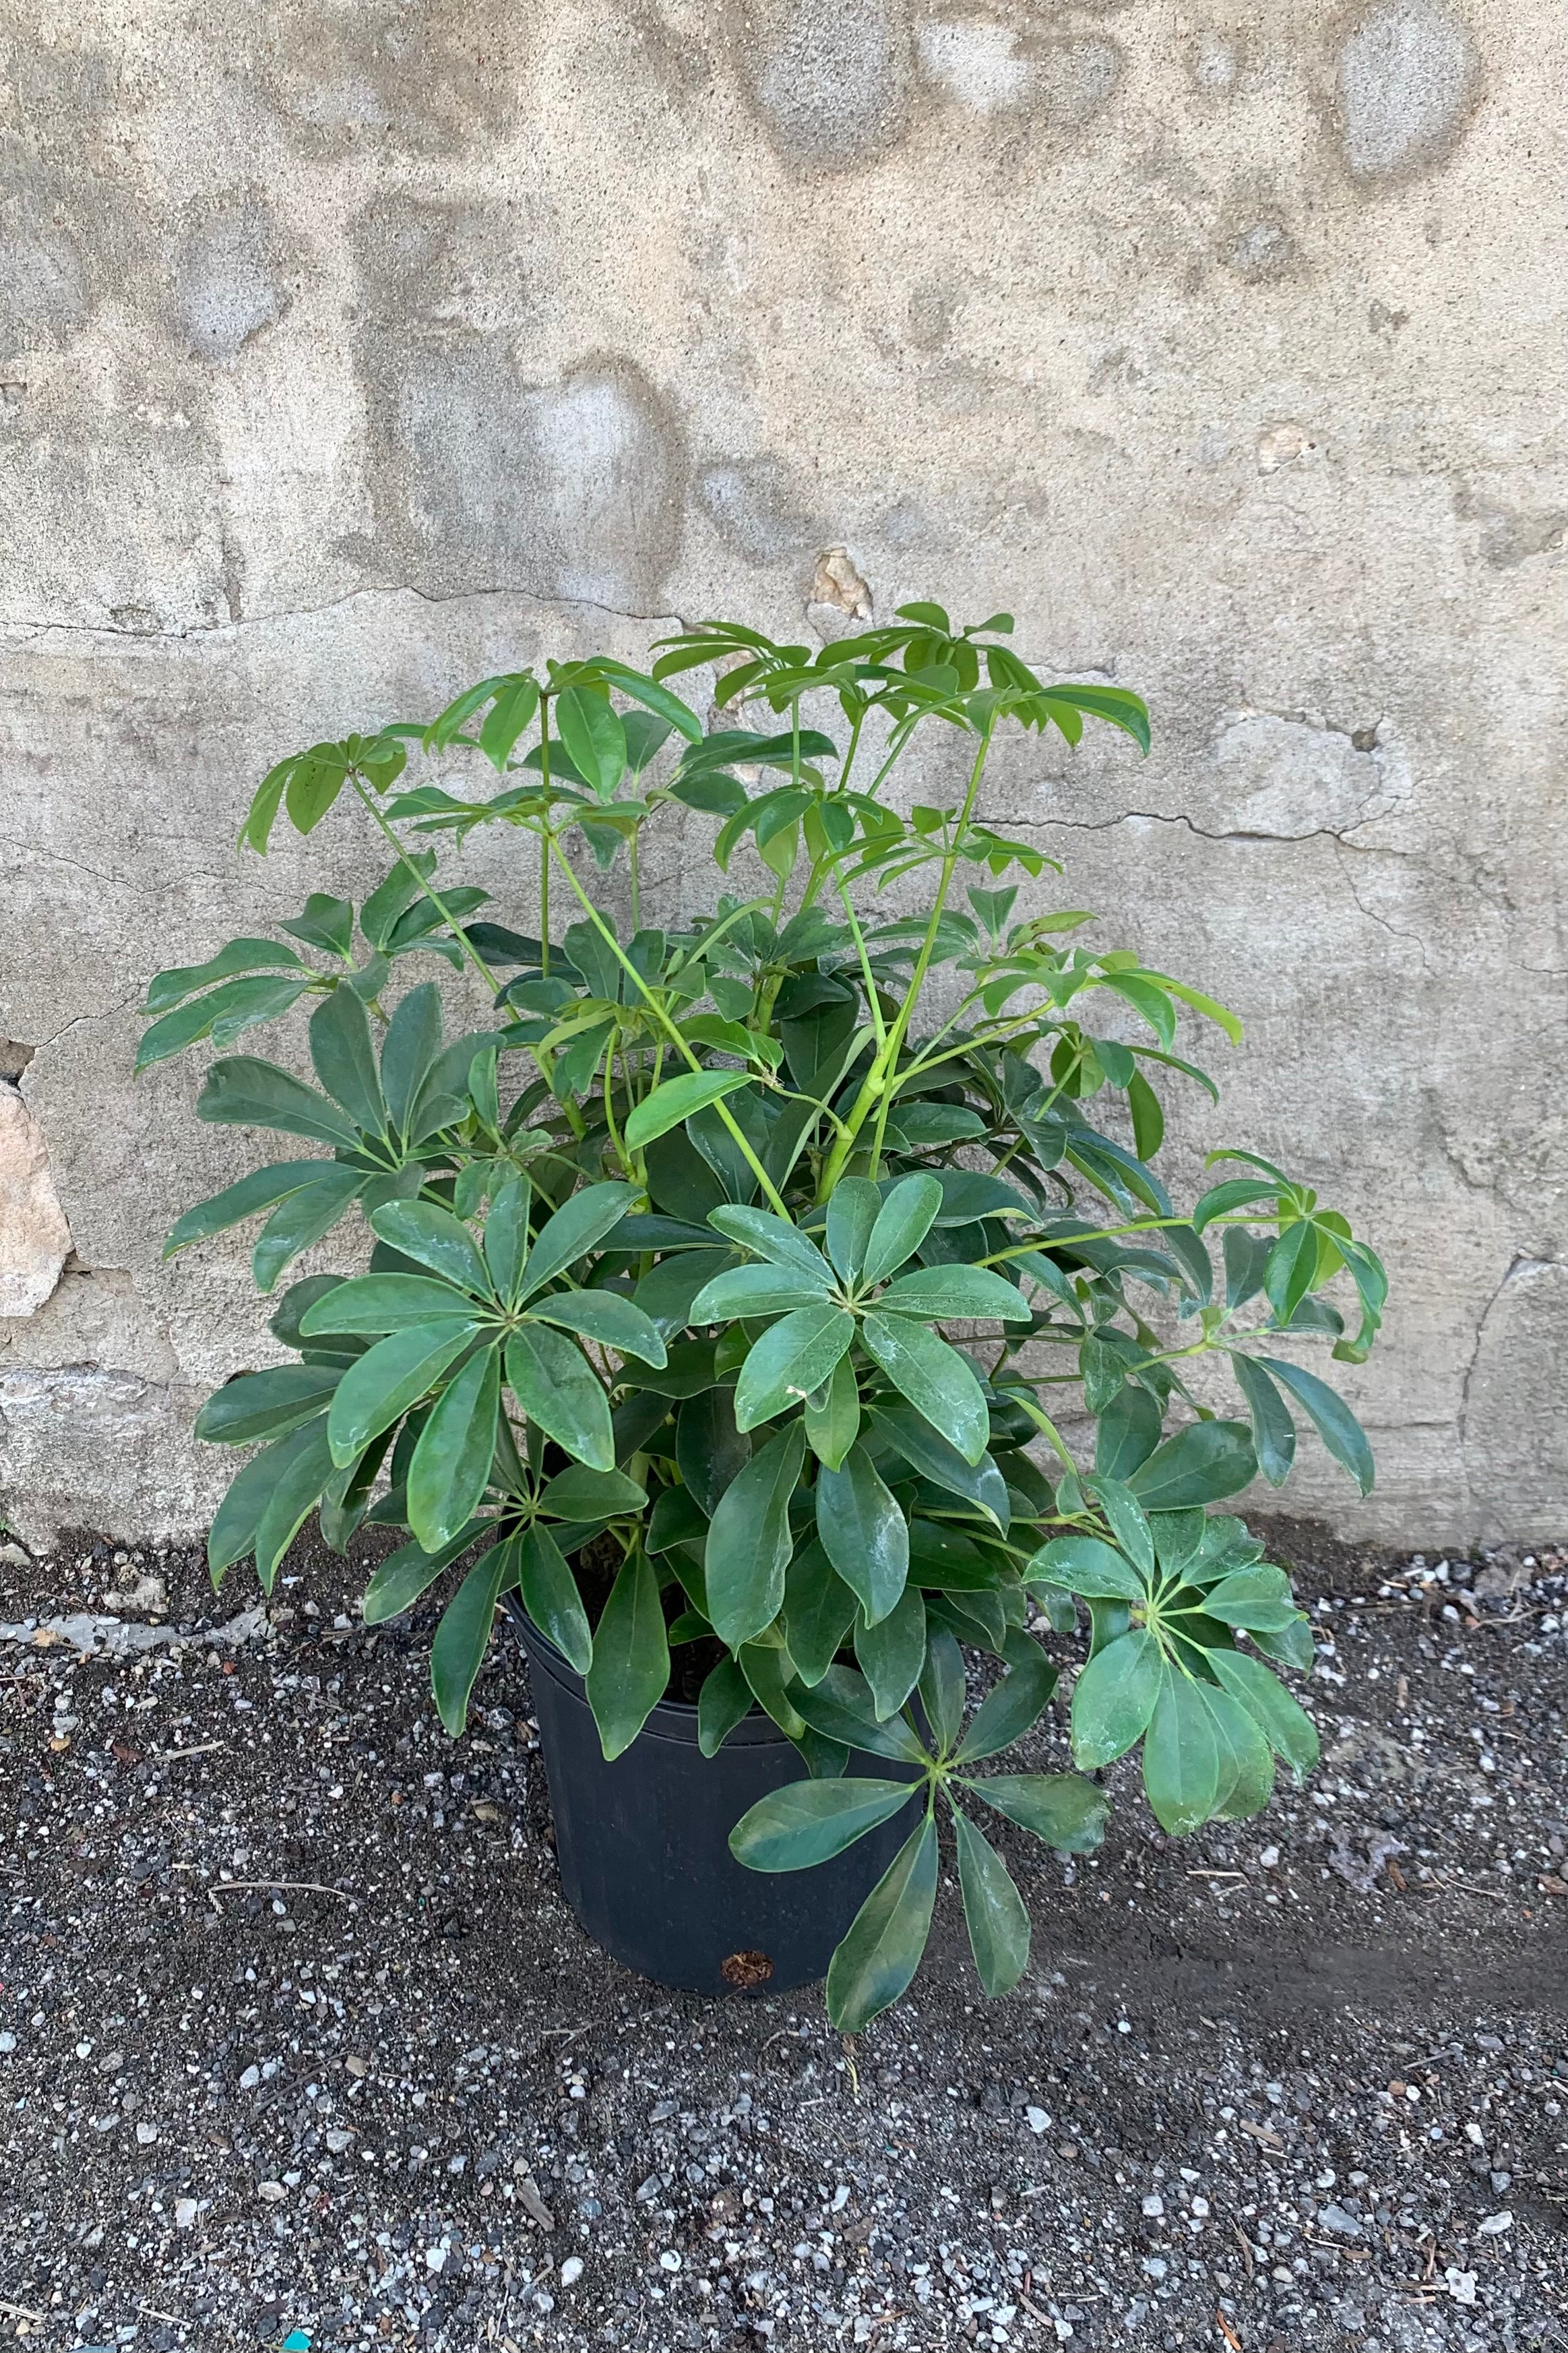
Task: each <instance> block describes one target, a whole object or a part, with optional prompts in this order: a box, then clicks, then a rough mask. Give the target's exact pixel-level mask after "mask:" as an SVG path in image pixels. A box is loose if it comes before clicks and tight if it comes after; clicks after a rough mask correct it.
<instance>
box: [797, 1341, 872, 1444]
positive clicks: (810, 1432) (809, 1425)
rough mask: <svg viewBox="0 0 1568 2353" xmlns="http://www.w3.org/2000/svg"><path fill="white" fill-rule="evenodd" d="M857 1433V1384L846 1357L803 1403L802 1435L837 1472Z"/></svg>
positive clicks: (839, 1361) (858, 1391) (842, 1357)
mask: <svg viewBox="0 0 1568 2353" xmlns="http://www.w3.org/2000/svg"><path fill="white" fill-rule="evenodd" d="M859 1434H860V1385H859V1383H858V1380H857V1379H856V1377H855V1367H854V1366H853V1364H852V1363H851V1362H850V1359H849V1357H848V1356H841V1357H840V1358H839V1360H838V1362H837V1365H835V1366H834V1368H833V1371H832V1373H831V1374H830V1375H829V1377H828V1379H827V1381H826V1386H825V1387H824V1388H820V1389H816V1390H814V1391H813V1393H812V1395H811V1396H810V1397H808V1398H806V1401H805V1435H806V1441H807V1443H808V1444H809V1446H810V1448H811V1451H812V1452H813V1453H814V1454H815V1455H816V1459H817V1461H819V1462H821V1463H822V1464H823V1465H824V1466H825V1468H826V1469H827V1470H829V1471H839V1470H842V1468H843V1466H844V1461H845V1458H846V1457H847V1454H848V1452H849V1450H850V1448H851V1447H852V1446H853V1445H854V1443H855V1441H856V1440H857V1438H858V1436H859Z"/></svg>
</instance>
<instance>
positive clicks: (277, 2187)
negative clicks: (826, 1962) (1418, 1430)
mask: <svg viewBox="0 0 1568 2353" xmlns="http://www.w3.org/2000/svg"><path fill="white" fill-rule="evenodd" d="M1295 1565H1296V1567H1298V1570H1299V1572H1300V1577H1301V1583H1300V1589H1301V1590H1302V1591H1303V1592H1304V1593H1305V1594H1307V1595H1309V1596H1310V1595H1314V1594H1317V1595H1321V1597H1322V1598H1321V1599H1320V1600H1318V1601H1317V1602H1316V1603H1315V1605H1314V1615H1315V1618H1316V1621H1317V1625H1318V1628H1319V1640H1320V1651H1321V1659H1320V1667H1319V1672H1317V1674H1316V1675H1315V1676H1314V1678H1313V1681H1312V1683H1311V1686H1310V1694H1309V1698H1310V1705H1311V1706H1312V1707H1313V1708H1314V1709H1315V1711H1316V1714H1317V1717H1318V1720H1319V1723H1320V1726H1321V1732H1322V1735H1323V1744H1324V1749H1325V1753H1326V1763H1325V1767H1324V1769H1323V1771H1322V1772H1321V1775H1320V1777H1319V1778H1318V1779H1317V1780H1316V1782H1315V1783H1314V1785H1313V1786H1312V1787H1311V1788H1310V1790H1308V1791H1306V1792H1302V1793H1294V1794H1288V1795H1286V1796H1283V1797H1282V1798H1280V1799H1278V1800H1277V1801H1276V1803H1275V1804H1274V1805H1273V1806H1272V1807H1271V1808H1270V1810H1269V1811H1268V1813H1267V1814H1266V1815H1265V1816H1263V1817H1262V1818H1261V1819H1260V1820H1258V1821H1255V1822H1248V1823H1246V1824H1242V1825H1239V1826H1236V1827H1232V1828H1229V1829H1226V1828H1223V1827H1220V1828H1216V1829H1215V1831H1213V1832H1211V1833H1206V1834H1205V1835H1203V1836H1200V1837H1199V1838H1196V1839H1194V1840H1191V1841H1185V1842H1184V1843H1182V1844H1180V1845H1176V1844H1173V1843H1172V1842H1170V1841H1166V1840H1164V1839H1163V1837H1162V1836H1161V1835H1160V1834H1159V1833H1158V1831H1156V1830H1155V1829H1154V1828H1153V1826H1152V1822H1151V1821H1150V1819H1149V1817H1148V1815H1147V1812H1146V1810H1144V1809H1143V1808H1142V1805H1141V1804H1139V1803H1137V1802H1135V1801H1134V1799H1133V1797H1132V1793H1131V1790H1128V1789H1125V1788H1122V1789H1121V1790H1120V1791H1119V1794H1120V1795H1121V1797H1122V1799H1124V1802H1123V1803H1122V1804H1121V1806H1119V1808H1118V1810H1117V1811H1116V1813H1115V1815H1114V1817H1113V1820H1112V1826H1111V1832H1110V1839H1109V1841H1108V1842H1107V1845H1106V1848H1105V1850H1104V1852H1103V1853H1102V1855H1101V1856H1100V1857H1098V1858H1095V1859H1093V1860H1092V1861H1089V1862H1079V1863H1078V1864H1077V1865H1076V1866H1075V1865H1073V1864H1072V1863H1070V1862H1067V1861H1065V1860H1064V1859H1060V1858H1058V1857H1056V1856H1053V1855H1051V1854H1049V1853H1047V1852H1045V1851H1044V1850H1041V1849H1039V1848H1037V1847H1036V1846H1035V1845H1034V1844H1033V1842H1032V1841H1026V1840H1024V1839H1023V1838H1021V1837H1013V1838H1011V1839H1008V1841H1007V1842H1008V1846H1009V1853H1010V1858H1011V1860H1012V1862H1013V1863H1014V1866H1015V1868H1016V1871H1017V1873H1018V1875H1019V1878H1020V1880H1021V1882H1022V1883H1023V1884H1024V1886H1025V1888H1026V1894H1027V1895H1028V1898H1029V1901H1030V1906H1031V1910H1032V1913H1033V1915H1034V1920H1035V1924H1036V1936H1035V1945H1036V1952H1035V1960H1034V1963H1033V1965H1032V1967H1031V1968H1030V1970H1029V1972H1028V1974H1027V1975H1026V1978H1025V1980H1024V1982H1023V1984H1022V1985H1021V1986H1020V1988H1019V1989H1018V1991H1017V1992H1016V1994H1015V1995H1013V1996H1012V1997H1011V1998H1010V1999H1008V2000H1006V2001H1005V2002H1002V2003H1000V2004H997V2005H995V2006H994V2007H993V2006H988V2005H986V2004H985V2003H984V2001H983V2000H981V1999H980V1997H979V1996H978V1994H977V1993H976V1991H975V1989H974V1985H973V1977H972V1975H971V1974H970V1973H969V1968H968V1962H967V1957H966V1955H965V1953H964V1951H963V1929H962V1925H961V1921H960V1918H959V1915H958V1912H957V1906H956V1902H955V1900H954V1899H953V1898H952V1894H951V1891H946V1892H944V1894H943V1898H942V1906H941V1908H940V1910H939V1917H938V1926H937V1931H936V1935H935V1936H934V1938H933V1944H932V1949H931V1956H930V1957H929V1958H928V1961H927V1964H926V1967H925V1968H924V1969H923V1971H922V1973H921V1977H920V1978H919V1979H918V1980H917V1982H916V1986H915V1989H914V1990H913V1993H912V1994H911V1996H910V1998H909V1999H908V2000H906V2001H905V2002H904V2003H903V2004H902V2005H901V2006H900V2008H899V2009H898V2010H895V2011H894V2012H892V2013H891V2014H890V2015H889V2016H888V2017H886V2018H884V2019H882V2020H879V2021H878V2022H877V2024H876V2025H875V2026H873V2027H872V2028H871V2029H870V2030H869V2031H868V2032H867V2033H866V2034H865V2035H864V2036H862V2037H861V2038H860V2039H859V2040H858V2042H856V2043H854V2044H853V2045H846V2044H845V2043H844V2042H842V2041H841V2040H840V2038H838V2037H837V2036H836V2035H834V2034H833V2033H831V2032H830V2031H829V2030H828V2028H827V2026H826V2020H825V2018H824V2015H823V2012H822V2009H821V2004H820V2000H819V1999H818V1998H817V1996H816V1994H815V1993H796V1994H794V1995H791V1996H787V1997H783V1998H777V1999H773V2000H769V1999H766V1998H760V1999H757V1998H753V1999H751V2000H742V1999H736V2000H732V2001H731V2002H728V2003H725V2004H714V2003H711V2002H708V2001H703V2000H697V1999H695V1998H689V1997H687V1996H683V1995H672V1994H669V1993H667V1992H665V1991H662V1990H661V1989H659V1988H658V1987H656V1986H653V1985H650V1984H648V1983H646V1982H644V1981H642V1980H640V1979H637V1978H632V1977H630V1976H628V1975H627V1974H626V1972H625V1971H623V1970H621V1969H619V1968H616V1965H615V1964H614V1963H612V1962H610V1961H608V1960H607V1959H606V1958H605V1957H604V1956H603V1955H601V1954H600V1953H599V1952H598V1951H596V1950H595V1948H594V1947H592V1946H591V1945H589V1944H588V1943H587V1942H586V1940H585V1939H584V1936H582V1935H581V1933H580V1932H579V1930H578V1929H577V1927H576V1925H575V1923H574V1920H573V1919H572V1917H571V1915H570V1914H569V1913H568V1912H567V1911H566V1909H565V1907H564V1905H563V1903H562V1901H561V1899H560V1896H559V1894H558V1893H557V1888H556V1882H555V1875H554V1867H553V1860H552V1853H551V1849H550V1842H549V1815H548V1802H547V1797H546V1792H545V1788H544V1779H543V1774H542V1770H541V1767H540V1763H539V1758H538V1753H537V1749H536V1748H535V1746H534V1742H533V1735H532V1732H531V1725H530V1722H529V1701H528V1693H527V1683H526V1677H525V1672H524V1669H523V1666H522V1662H521V1657H520V1655H519V1652H518V1650H517V1647H516V1645H515V1643H514V1642H513V1641H511V1640H510V1638H507V1639H504V1640H501V1641H498V1644H497V1646H496V1648H495V1651H494V1652H493V1654H492V1657H491V1659H490V1661H489V1664H488V1665H487V1668H486V1671H485V1672H484V1674H483V1676H482V1678H481V1681H480V1683H479V1692H478V1713H477V1715H476V1718H475V1729H474V1731H473V1732H472V1733H471V1734H470V1736H469V1737H468V1740H467V1741H466V1742H464V1743H462V1744H461V1745H455V1744H453V1743H452V1742H450V1741H448V1740H447V1738H446V1736H444V1735H443V1734H442V1732H441V1731H440V1728H439V1726H438V1725H437V1722H436V1719H435V1717H434V1715H433V1713H432V1711H431V1708H430V1705H429V1703H428V1692H427V1683H426V1630H425V1629H424V1628H422V1627H420V1626H418V1625H416V1626H414V1627H411V1628H405V1627H398V1628H395V1629H384V1630H380V1631H378V1632H374V1633H368V1632H366V1630H364V1629H363V1627H362V1626H361V1625H360V1624H359V1622H358V1621H357V1620H356V1619H355V1618H354V1617H353V1614H352V1613H353V1605H352V1600H351V1598H350V1597H351V1596H352V1595H353V1593H354V1592H357V1591H358V1590H359V1589H360V1588H361V1586H362V1585H363V1564H362V1565H361V1566H360V1567H359V1568H358V1569H357V1570H347V1571H345V1568H344V1565H343V1564H342V1562H339V1561H335V1560H333V1559H332V1558H331V1556H325V1555H321V1554H319V1553H310V1552H309V1551H308V1550H306V1549H304V1548H300V1550H299V1551H297V1553H296V1555H295V1556H293V1558H292V1559H291V1560H290V1563H289V1568H288V1572H287V1574H286V1575H285V1577H284V1578H283V1579H282V1581H281V1582H280V1585H279V1592H278V1595H277V1597H276V1600H275V1603H274V1606H273V1607H272V1608H271V1609H270V1610H269V1611H268V1612H265V1613H263V1612H260V1611H258V1610H256V1609H253V1608H252V1607H251V1606H250V1604H251V1596H250V1595H249V1594H247V1593H246V1592H244V1591H242V1590H241V1589H240V1587H239V1585H238V1583H237V1582H236V1584H235V1585H234V1586H233V1587H231V1588H230V1589H229V1590H228V1591H227V1592H226V1595H225V1597H224V1599H223V1600H222V1602H221V1603H219V1604H218V1605H217V1606H216V1607H215V1605H214V1600H213V1597H212V1594H211V1592H210V1589H209V1588H207V1586H206V1583H205V1576H204V1574H203V1572H202V1570H201V1567H200V1565H199V1563H198V1562H197V1561H196V1560H195V1559H193V1558H190V1557H187V1556H182V1555H173V1554H170V1555H163V1554H160V1555H156V1556H154V1555H153V1554H147V1555H146V1556H142V1555H132V1556H126V1555H125V1554H124V1553H115V1552H112V1551H111V1550H110V1547H108V1546H104V1545H101V1544H94V1543H93V1542H92V1540H91V1539H89V1538H82V1539H80V1540H79V1541H77V1542H76V1543H75V1544H73V1546H71V1547H70V1549H69V1550H68V1551H66V1552H63V1553H62V1554H61V1556H60V1557H58V1559H57V1560H55V1561H54V1562H52V1563H37V1564H29V1563H27V1562H26V1558H25V1556H21V1555H20V1554H19V1553H18V1552H17V1551H16V1548H15V1547H7V1548H0V1620H4V1621H7V1622H6V1623H5V1624H4V1625H3V1626H0V1665H3V1667H4V1677H3V1680H0V1755H3V1756H4V1758H5V1769H4V1774H3V1776H0V1778H3V1783H4V1788H3V1793H0V1811H3V1815H4V1820H3V1822H0V1829H3V1833H4V1846H3V1848H0V1868H3V1870H4V1873H5V1893H6V1897H7V1916H6V1925H5V1931H4V1936H3V1939H0V1978H3V1980H4V1984H3V1988H0V2088H3V2091H4V2095H5V2112H4V2124H3V2126H0V2138H3V2141H4V2147H3V2149H0V2186H3V2189H4V2211H3V2217H0V2341H8V2340H7V2339H6V2337H5V2332H7V2331H9V2332H14V2335H15V2337H17V2338H22V2339H25V2340H26V2342H27V2343H28V2344H29V2345H37V2346H39V2347H44V2346H47V2347H51V2348H52V2347H57V2346H58V2347H61V2348H79V2347H90V2348H98V2347H109V2346H116V2345H135V2346H137V2347H138V2348H173V2347H176V2346H187V2345H200V2346H202V2347H204V2348H206V2347H212V2348H223V2347H229V2346H256V2345H261V2346H271V2347H279V2346H286V2347H288V2348H289V2349H290V2353H300V2348H304V2347H305V2346H307V2345H309V2346H313V2347H315V2348H333V2353H349V2348H361V2347H375V2348H383V2347H387V2346H416V2347H422V2348H454V2353H458V2348H461V2353H470V2348H476V2347H488V2346H491V2345H495V2346H500V2347H501V2348H513V2353H521V2348H531V2347H534V2346H539V2345H544V2346H550V2347H560V2348H567V2347H586V2346H594V2347H600V2346H605V2347H609V2346H616V2347H627V2348H630V2347H646V2348H649V2353H664V2348H671V2347H707V2346H713V2345H718V2346H721V2347H725V2348H759V2347H763V2346H771V2347H775V2348H777V2347H784V2346H789V2347H795V2348H816V2347H837V2346H840V2345H843V2346H862V2345H863V2346H869V2347H876V2348H885V2353H892V2348H904V2347H911V2348H912V2347H925V2346H932V2345H946V2344H959V2343H970V2344H979V2345H1013V2344H1018V2345H1043V2346H1049V2345H1053V2344H1058V2343H1059V2344H1070V2345H1071V2346H1073V2347H1075V2348H1088V2347H1096V2346H1113V2347H1121V2346H1131V2347H1143V2346H1150V2347H1155V2346H1158V2347H1167V2348H1168V2347H1175V2346H1186V2345H1193V2346H1197V2345H1202V2346H1205V2347H1210V2348H1224V2347H1228V2348H1245V2349H1246V2353H1255V2348H1256V2353H1309V2348H1318V2347H1325V2348H1342V2347H1349V2346H1355V2347H1362V2348H1366V2353H1425V2348H1438V2347H1453V2348H1465V2353H1481V2348H1514V2347H1520V2348H1524V2347H1531V2348H1534V2347H1542V2348H1546V2347H1552V2348H1556V2347H1561V2346H1563V2345H1564V2344H1568V2325H1565V2313H1568V2291H1565V2288H1564V2279H1565V2276H1568V2266H1565V2264H1564V2261H1563V2256H1564V2241H1563V2230H1564V2221H1565V2218H1568V2118H1565V2116H1564V2104H1565V2103H1568V1971H1565V1969H1564V1967H1563V1950H1564V1946H1563V1929H1564V1926H1568V1856H1565V1832H1568V1804H1565V1781H1568V1746H1565V1738H1568V1725H1565V1712H1568V1678H1565V1676H1564V1655H1565V1647H1568V1634H1565V1630H1564V1628H1565V1622H1568V1620H1565V1612H1568V1579H1565V1577H1564V1575H1563V1571H1564V1568H1565V1567H1568V1561H1565V1560H1564V1558H1563V1556H1561V1555H1553V1554H1542V1555H1541V1556H1539V1558H1538V1559H1533V1560H1527V1561H1525V1562H1524V1563H1522V1564H1517V1563H1510V1562H1509V1561H1507V1560H1506V1559H1498V1560H1493V1561H1491V1562H1490V1563H1482V1564H1460V1563H1457V1562H1456V1563H1454V1564H1447V1563H1444V1564H1442V1565H1440V1566H1439V1565H1436V1564H1434V1565H1433V1566H1431V1567H1428V1566H1427V1565H1426V1564H1425V1563H1423V1562H1421V1561H1419V1560H1417V1561H1415V1562H1414V1563H1405V1564H1403V1565H1394V1564H1391V1563H1389V1562H1388V1561H1386V1560H1384V1561H1381V1562H1373V1561H1370V1560H1368V1559H1364V1558H1361V1557H1358V1556H1353V1555H1351V1554H1348V1553H1345V1552H1344V1551H1343V1550H1342V1548H1335V1547H1331V1546H1321V1545H1320V1546H1316V1547H1315V1548H1314V1546H1313V1542H1312V1539H1311V1536H1310V1531H1309V1532H1306V1533H1305V1534H1302V1533H1301V1532H1300V1531H1298V1532H1297V1538H1296V1561H1295ZM1358 1597H1359V1598H1358ZM236 1613H237V1614H236ZM51 1620H56V1621H59V1620H64V1623H63V1624H61V1623H59V1622H57V1623H56V1624H55V1625H54V1626H53V1627H51V1624H50V1621H51ZM1069 1681H1070V1677H1068V1676H1067V1675H1064V1678H1063V1690H1062V1692H1061V1694H1060V1695H1059V1698H1058V1705H1057V1707H1056V1709H1055V1710H1054V1711H1053V1713H1052V1715H1051V1716H1050V1717H1049V1718H1048V1719H1047V1725H1046V1727H1044V1729H1043V1730H1042V1732H1041V1734H1040V1735H1039V1736H1037V1739H1036V1741H1035V1743H1034V1744H1033V1745H1034V1746H1035V1748H1036V1751H1037V1754H1036V1757H1034V1758H1033V1759H1031V1761H1032V1762H1035V1763H1037V1764H1042V1765H1047V1766H1051V1765H1059V1764H1061V1763H1062V1762H1063V1761H1064V1757H1065V1743H1064V1740H1063V1737H1062V1725H1063V1724H1064V1722H1065V1706H1064V1705H1063V1704H1062V1703H1063V1702H1065V1698H1066V1690H1067V1685H1068V1683H1069ZM1111 1778H1112V1780H1113V1782H1116V1781H1120V1780H1121V1779H1122V1778H1124V1768H1121V1770H1119V1772H1118V1773H1117V1774H1113V1775H1112V1777H1111ZM988 1827H991V1828H992V1829H993V1830H994V1831H996V1830H997V1826H995V1825H988ZM999 1834H1000V1835H1001V1836H1002V1837H1003V1838H1004V1839H1007V1833H1006V1831H1005V1828H1003V1829H1002V1830H1001V1831H1000V1832H999Z"/></svg>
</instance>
